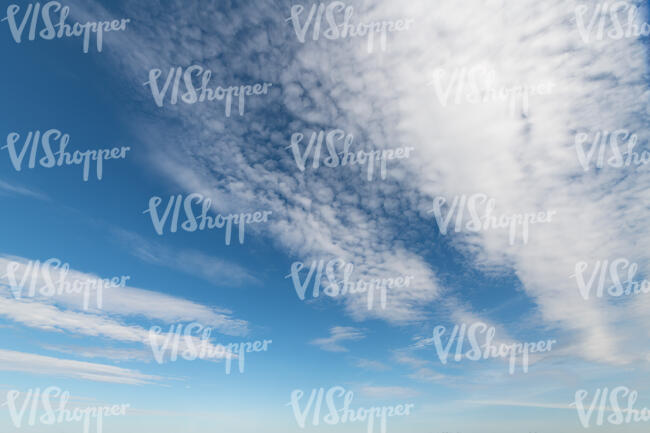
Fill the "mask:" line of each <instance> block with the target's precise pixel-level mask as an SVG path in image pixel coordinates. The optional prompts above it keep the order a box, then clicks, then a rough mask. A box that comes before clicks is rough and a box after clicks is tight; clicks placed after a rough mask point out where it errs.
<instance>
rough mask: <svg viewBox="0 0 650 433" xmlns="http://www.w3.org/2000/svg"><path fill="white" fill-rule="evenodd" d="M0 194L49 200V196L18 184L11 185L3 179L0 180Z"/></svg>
mask: <svg viewBox="0 0 650 433" xmlns="http://www.w3.org/2000/svg"><path fill="white" fill-rule="evenodd" d="M2 194H12V195H23V196H25V197H31V198H35V199H38V200H43V201H50V198H49V197H47V196H46V195H44V194H41V193H40V192H36V191H33V190H31V189H29V188H25V187H23V186H20V185H16V184H13V185H12V184H9V183H7V182H5V181H3V180H0V195H2Z"/></svg>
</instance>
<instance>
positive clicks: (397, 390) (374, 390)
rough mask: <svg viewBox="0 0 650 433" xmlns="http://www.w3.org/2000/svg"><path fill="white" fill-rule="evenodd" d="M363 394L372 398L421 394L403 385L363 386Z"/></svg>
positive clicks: (404, 396) (361, 389)
mask: <svg viewBox="0 0 650 433" xmlns="http://www.w3.org/2000/svg"><path fill="white" fill-rule="evenodd" d="M359 391H360V392H361V394H363V395H365V396H367V397H370V398H408V397H416V396H418V395H420V392H419V391H417V390H415V389H412V388H406V387H403V386H363V387H361V388H360V390H359Z"/></svg>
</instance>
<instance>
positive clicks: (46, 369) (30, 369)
mask: <svg viewBox="0 0 650 433" xmlns="http://www.w3.org/2000/svg"><path fill="white" fill-rule="evenodd" d="M0 370H3V371H21V372H26V373H32V374H47V375H53V376H60V377H61V376H63V377H71V378H74V379H83V380H91V381H96V382H110V383H123V384H129V385H144V384H152V383H156V382H160V381H161V380H163V378H162V377H160V376H152V375H147V374H142V373H140V372H138V371H136V370H130V369H126V368H120V367H115V366H112V365H106V364H95V363H90V362H82V361H74V360H70V359H60V358H53V357H51V356H43V355H35V354H31V353H24V352H15V351H12V350H0Z"/></svg>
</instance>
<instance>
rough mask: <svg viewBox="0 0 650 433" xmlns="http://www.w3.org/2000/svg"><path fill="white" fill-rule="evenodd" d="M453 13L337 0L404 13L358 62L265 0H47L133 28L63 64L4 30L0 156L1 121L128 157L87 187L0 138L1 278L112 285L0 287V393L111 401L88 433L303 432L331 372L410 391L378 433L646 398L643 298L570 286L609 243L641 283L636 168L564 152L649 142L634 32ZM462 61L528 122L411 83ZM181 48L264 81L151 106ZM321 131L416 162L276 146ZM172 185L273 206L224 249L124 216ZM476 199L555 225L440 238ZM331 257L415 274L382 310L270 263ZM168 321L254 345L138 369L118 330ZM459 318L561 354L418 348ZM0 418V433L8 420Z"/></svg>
mask: <svg viewBox="0 0 650 433" xmlns="http://www.w3.org/2000/svg"><path fill="white" fill-rule="evenodd" d="M469 3H470V4H468V6H467V7H465V6H463V7H460V6H459V5H458V4H457V2H454V1H451V0H450V1H446V0H441V1H439V2H436V5H435V6H434V5H432V4H430V3H429V2H427V1H424V0H423V1H413V2H409V3H408V4H401V3H399V4H398V2H390V1H378V2H368V1H365V2H364V1H359V2H350V3H348V4H349V5H352V6H354V10H355V19H357V20H359V21H366V22H369V21H380V20H382V19H384V20H387V19H391V20H397V19H400V18H414V20H415V22H414V24H413V26H412V28H410V29H409V30H405V31H403V32H399V33H390V34H389V35H388V41H387V47H386V50H385V51H381V50H379V49H375V50H374V51H373V52H371V53H369V52H367V50H366V45H365V39H354V38H348V39H336V40H328V39H326V38H323V37H321V38H319V39H318V40H312V39H311V38H309V37H308V38H307V40H306V42H305V43H301V42H300V41H299V40H298V39H297V37H296V34H295V32H294V31H293V28H292V26H291V25H290V23H289V22H288V21H287V18H288V17H289V16H290V14H291V12H290V10H291V6H292V5H293V3H291V2H284V1H282V2H191V3H190V4H187V2H179V1H175V0H167V1H154V0H144V1H138V2H134V1H131V2H129V1H122V0H119V1H113V2H99V1H94V0H93V1H86V2H77V1H69V2H64V4H66V5H69V6H70V8H71V17H70V20H73V21H74V20H80V21H88V20H98V19H115V18H117V19H120V18H129V19H130V20H131V22H130V23H129V24H128V25H127V28H126V30H125V31H123V32H108V33H106V34H105V35H104V47H103V50H102V52H97V50H94V49H93V48H92V44H91V49H90V50H89V52H88V53H86V54H84V53H83V51H82V43H81V41H80V40H79V39H77V38H63V39H54V40H51V41H46V40H35V41H23V42H21V43H19V44H18V43H15V42H14V40H13V39H12V37H11V33H10V30H9V26H8V24H7V21H4V22H1V23H0V53H2V57H3V58H4V59H6V62H5V63H4V65H3V67H2V68H0V88H1V94H2V95H3V96H4V98H3V100H4V103H3V104H0V130H1V131H3V133H2V136H3V140H2V141H3V144H2V145H3V146H4V141H5V138H4V137H6V136H7V135H8V134H10V133H11V132H17V133H19V134H20V135H21V137H24V136H25V135H26V134H27V132H28V131H35V130H40V131H45V130H48V129H58V130H60V131H62V132H64V133H67V134H69V135H70V137H71V139H70V145H69V149H70V150H76V149H79V150H86V149H105V148H112V147H116V146H129V147H130V148H131V150H130V151H129V153H128V154H127V157H126V158H125V159H123V160H109V161H106V162H105V163H104V173H103V178H102V180H97V179H96V178H94V177H93V175H92V174H91V176H90V179H89V180H88V181H87V182H84V181H83V180H82V173H81V169H80V168H79V167H78V166H72V167H66V166H63V167H54V168H43V167H36V168H34V169H27V168H26V167H24V168H23V169H22V170H21V171H16V170H15V169H14V167H13V165H12V163H11V160H10V158H9V156H8V153H7V150H6V149H3V150H1V151H0V198H1V199H2V203H3V204H4V206H3V207H2V209H3V212H2V213H1V214H0V218H1V220H2V222H3V223H2V224H0V240H1V242H0V260H1V263H0V264H1V265H2V267H0V274H2V273H3V272H4V269H5V267H6V266H7V263H9V262H10V261H14V260H15V261H21V262H26V261H29V260H40V261H45V260H47V259H49V258H58V259H60V260H62V261H64V262H67V263H69V264H70V267H71V269H73V270H74V271H76V272H78V273H79V274H78V275H81V274H85V275H92V276H97V277H100V278H110V277H113V276H120V275H125V276H129V277H130V279H129V281H128V284H127V287H124V288H120V289H119V290H113V291H110V290H109V289H107V291H106V293H105V300H106V302H105V307H104V308H103V309H101V310H94V311H83V310H82V309H80V308H79V303H78V300H75V299H71V298H66V297H59V298H57V297H54V298H38V299H22V300H16V299H14V298H13V297H12V296H11V292H10V290H9V288H8V286H7V281H6V279H0V289H1V290H2V297H1V298H0V299H1V305H0V325H1V326H0V332H1V333H2V339H1V340H0V341H1V342H0V391H2V393H1V396H2V397H1V398H0V401H4V399H3V397H4V394H5V393H6V391H8V390H12V389H16V390H23V391H24V390H27V389H30V388H37V387H40V388H45V387H48V386H59V387H61V388H62V389H66V390H69V391H70V393H71V395H73V396H75V397H76V398H78V399H81V400H82V401H88V400H89V401H95V402H103V403H129V404H130V407H131V409H132V410H130V411H129V413H128V414H127V416H125V417H115V418H108V419H106V420H105V431H107V432H109V431H118V430H119V431H124V432H137V431H142V430H144V429H146V430H147V431H158V432H162V433H167V432H169V433H172V432H180V431H183V432H188V433H192V432H196V433H199V432H201V433H202V432H207V431H214V430H217V429H218V430H223V431H233V432H258V431H264V432H269V433H272V432H287V431H298V430H300V429H299V427H298V426H297V425H296V421H295V419H294V416H293V413H292V411H291V409H290V407H288V406H287V405H286V404H287V403H288V402H289V400H290V395H291V392H292V390H295V389H302V390H305V392H307V393H308V392H310V391H311V389H313V388H321V387H323V388H326V389H327V388H331V387H334V386H337V385H338V386H344V387H345V388H346V389H351V390H353V391H354V393H355V400H354V402H355V403H354V404H355V405H361V406H372V405H377V404H389V405H394V404H399V403H406V402H409V403H413V404H415V409H414V411H413V413H412V415H410V416H407V417H401V418H391V419H390V420H389V425H388V429H389V431H394V432H406V431H408V432H413V433H436V432H438V433H441V432H445V431H447V432H461V433H474V432H476V433H490V432H494V433H496V432H499V433H519V432H537V433H543V432H555V431H563V432H578V431H581V430H583V427H582V426H581V425H580V423H579V420H578V416H577V415H576V411H575V409H572V408H570V407H569V404H570V403H571V402H573V399H574V394H575V392H576V391H577V390H578V389H586V390H589V392H590V394H591V393H592V392H593V391H594V390H595V389H597V388H603V387H610V388H612V387H615V386H628V387H630V388H632V389H635V390H637V391H638V392H639V400H638V403H637V406H638V407H646V406H650V383H648V379H647V378H648V374H647V372H648V362H650V350H648V349H647V348H646V347H647V342H648V341H649V338H650V335H649V334H648V331H647V329H648V325H649V324H650V323H649V322H648V315H647V311H648V308H649V307H650V301H649V300H648V297H647V296H648V295H645V297H644V295H639V296H637V297H630V298H628V299H623V300H618V299H591V300H589V301H587V300H583V299H582V298H581V297H580V296H579V292H578V289H577V288H576V282H575V280H574V279H571V278H570V275H571V274H572V273H574V268H575V264H576V263H577V262H579V261H585V262H589V263H593V262H594V261H596V260H604V259H609V260H612V259H614V258H618V257H625V258H627V259H628V260H629V261H631V262H634V263H637V264H638V268H639V271H638V274H637V278H638V279H639V280H643V279H644V278H646V279H647V278H648V277H647V276H648V275H650V273H649V272H648V269H649V265H650V260H649V259H650V257H649V256H648V245H649V243H650V230H649V228H650V226H649V225H648V223H647V215H648V210H649V209H648V206H649V205H648V204H649V203H650V195H649V191H650V188H648V186H650V174H649V172H648V165H645V166H638V167H634V166H633V167H627V168H614V167H606V168H603V169H600V170H590V171H584V170H583V168H582V167H581V166H580V164H579V162H578V161H577V158H576V153H575V148H574V145H573V143H574V141H573V140H574V135H575V133H576V132H577V131H596V130H610V131H611V130H615V129H626V130H628V131H631V132H633V133H635V134H636V135H637V136H638V137H639V146H638V148H637V151H641V150H643V149H648V145H647V139H648V130H647V125H648V120H649V119H648V118H649V116H650V105H649V104H650V90H649V89H648V61H647V38H623V39H611V40H603V41H596V42H592V43H590V44H586V43H584V42H583V41H582V40H581V39H580V36H579V33H578V31H577V30H576V26H575V19H574V20H573V22H572V21H571V18H572V17H574V10H575V8H576V6H577V5H579V4H580V3H579V2H572V1H571V2H566V1H559V0H558V1H555V0H553V1H550V2H544V3H545V4H544V5H540V4H538V3H537V2H532V1H522V2H517V3H518V4H517V5H508V6H503V5H500V3H499V2H485V1H479V0H472V1H470V2H469ZM629 3H630V4H640V2H629ZM17 4H19V5H21V6H22V5H26V4H27V3H25V2H18V3H17ZM644 12H645V10H644ZM2 14H4V11H3V12H2V13H0V15H2ZM21 14H22V12H21ZM642 19H643V20H644V21H646V22H647V21H648V18H647V14H646V15H644V17H643V18H642ZM308 35H311V33H308ZM481 62H488V63H489V64H491V65H492V66H493V67H495V68H496V70H497V71H498V73H499V78H500V79H501V80H502V82H503V83H504V84H506V85H509V84H512V83H522V82H525V83H528V82H531V83H535V82H539V81H542V80H551V81H553V82H554V83H556V84H557V89H556V90H555V92H554V93H553V94H552V95H548V96H540V97H533V98H532V99H531V102H530V110H529V113H528V115H527V116H524V115H516V116H512V115H511V113H509V112H508V110H507V107H505V106H499V105H490V104H478V105H467V104H466V105H459V106H453V105H452V106H448V107H442V106H441V105H440V104H439V103H438V101H437V99H436V94H435V91H434V89H433V87H431V86H427V82H428V81H429V80H430V75H431V74H430V72H431V71H433V69H435V68H437V67H443V68H447V69H449V70H451V69H452V68H453V67H455V66H456V65H459V64H462V65H474V64H479V63H481ZM195 64H198V65H202V66H203V67H204V68H208V69H210V70H211V71H212V80H211V84H212V85H213V86H217V85H237V86H239V85H245V84H252V83H262V82H270V83H273V86H272V87H271V88H270V91H269V94H268V95H263V96H250V97H247V100H246V108H245V113H244V115H243V116H240V115H239V114H238V113H237V111H236V110H235V109H233V113H232V114H231V116H230V117H226V115H225V113H224V107H223V103H222V102H219V101H215V102H203V103H196V104H177V105H170V104H168V103H166V104H165V106H164V107H157V106H156V104H155V103H154V100H153V98H152V94H151V91H150V89H149V87H147V86H145V85H143V83H145V82H146V81H147V80H148V79H149V71H150V70H151V69H154V68H159V69H161V70H162V71H163V77H162V79H164V77H165V76H166V71H168V70H169V68H170V67H174V66H182V67H188V66H190V65H195ZM332 129H342V130H344V131H345V132H346V133H349V134H352V135H353V136H354V140H355V146H358V148H362V149H393V148H397V147H402V146H412V147H413V148H414V151H413V155H412V157H410V158H405V159H402V160H395V161H391V162H389V164H388V176H387V177H386V179H382V178H380V177H378V176H375V178H374V179H373V180H371V181H368V180H367V179H366V177H365V172H364V171H363V168H361V167H359V166H339V167H334V168H329V167H324V166H321V167H319V168H318V169H317V170H315V169H311V168H309V167H307V169H306V170H305V171H304V172H301V171H300V170H299V169H298V167H297V165H296V162H295V161H294V159H293V155H292V153H291V151H290V149H288V146H289V144H290V137H291V135H292V134H294V133H296V132H302V133H304V134H305V135H306V136H307V137H308V136H309V133H310V132H311V131H318V130H332ZM21 143H22V142H21ZM191 193H200V194H202V195H204V196H206V197H210V198H211V199H212V208H211V211H212V213H213V214H217V213H221V214H227V213H236V212H237V213H240V212H253V211H257V210H269V211H272V214H271V216H270V217H269V222H268V223H264V224H250V225H248V226H247V228H246V235H245V242H244V243H243V244H239V242H237V241H236V240H235V236H233V242H231V244H230V245H225V243H224V233H223V230H213V231H210V230H206V231H196V232H183V231H179V232H177V233H168V232H167V231H166V232H165V234H164V235H163V236H159V235H157V234H156V232H155V230H154V226H153V224H152V221H151V218H150V217H149V215H148V214H144V213H143V212H144V211H145V210H146V209H147V208H148V203H149V200H150V198H151V197H154V196H159V197H162V198H163V206H164V205H165V204H166V200H167V198H168V197H170V196H172V195H175V194H182V195H183V196H187V195H189V194H191ZM476 193H484V194H487V195H488V196H490V197H494V198H495V200H496V202H497V203H498V206H499V208H498V209H499V210H501V211H503V212H504V213H517V212H529V211H536V212H538V211H546V210H556V211H557V215H558V217H557V219H556V220H555V221H554V222H553V223H548V224H539V225H533V226H531V235H530V241H529V242H528V243H527V244H526V245H522V244H515V245H509V244H508V236H507V233H506V232H504V231H486V232H479V233H469V234H468V233H462V232H461V233H456V232H453V231H452V232H451V233H449V234H447V235H441V233H440V231H439V230H438V227H437V225H436V223H435V219H434V218H433V216H432V215H431V213H428V210H429V209H430V207H431V203H432V199H433V198H434V197H436V196H444V197H453V196H460V195H472V194H476ZM336 257H342V258H344V259H345V260H346V261H347V262H350V263H354V266H355V267H354V275H355V278H366V279H371V278H381V277H386V278H388V277H391V278H394V277H398V276H403V275H412V276H414V280H413V285H411V286H410V287H408V288H406V289H404V290H395V291H391V292H390V293H389V296H388V302H387V308H385V309H381V308H374V309H372V310H368V309H367V308H366V307H365V305H366V304H365V298H364V297H363V296H353V295H349V296H344V297H340V298H337V299H326V298H323V297H321V298H319V299H317V300H305V301H301V300H300V299H299V298H298V296H297V294H296V291H295V289H294V287H293V284H292V282H291V279H290V278H286V277H287V276H288V275H289V274H290V272H291V265H292V263H294V262H296V261H301V262H305V263H310V262H311V261H312V260H321V259H322V260H326V261H327V260H330V259H332V258H336ZM303 276H304V274H303ZM2 278H5V277H2ZM190 322H199V323H202V324H204V325H205V326H211V327H213V328H215V332H213V334H212V339H213V342H214V343H224V344H227V343H230V342H239V341H255V340H264V339H268V340H272V344H271V345H270V346H269V350H268V351H266V352H259V353H251V354H247V358H246V367H245V372H244V373H239V372H238V371H237V370H236V369H235V370H234V371H233V372H232V373H231V374H230V375H226V374H225V372H224V366H223V361H218V362H214V361H207V360H194V361H187V360H179V361H176V362H166V363H164V364H162V365H160V364H158V363H156V362H155V360H154V358H153V355H152V351H151V348H150V347H148V346H147V344H145V343H143V341H141V339H140V337H133V338H132V337H130V336H131V335H141V334H140V333H148V330H149V328H150V327H151V326H154V325H158V326H161V327H162V328H163V329H164V330H167V329H169V326H170V325H174V324H179V323H190ZM476 322H485V323H487V324H489V325H491V326H494V327H495V328H496V329H497V336H498V337H499V339H501V340H502V341H520V342H524V341H527V342H533V341H535V342H536V341H540V340H550V339H555V340H556V341H557V345H556V346H555V347H554V349H553V350H552V351H550V352H548V353H546V354H544V356H542V357H540V358H535V359H533V360H532V361H531V365H530V369H529V371H528V373H525V374H524V373H522V372H521V371H517V372H516V373H515V374H513V375H510V374H508V366H507V363H506V362H503V361H500V360H483V361H479V362H472V361H463V362H460V363H453V362H451V363H449V364H447V365H443V364H442V363H441V362H440V360H439V359H438V356H437V355H436V351H435V349H434V348H433V346H431V345H425V347H423V348H419V349H418V348H415V347H414V345H415V343H416V342H417V341H420V340H422V339H427V338H430V337H431V335H432V332H433V329H434V328H435V327H436V326H438V325H443V326H446V327H447V328H448V329H451V328H452V327H453V326H454V324H460V323H467V324H471V323H476ZM142 335H144V334H142ZM332 345H334V346H335V349H334V350H332ZM44 357H47V358H44ZM57 360H59V361H57ZM74 361H81V362H83V363H84V364H79V363H74ZM97 371H101V374H99V375H94V373H97ZM1 409H2V410H0V426H2V427H1V430H2V431H18V429H16V427H14V426H13V425H12V424H11V420H10V417H9V415H8V413H7V410H6V407H2V408H1ZM77 428H79V430H80V431H81V429H82V427H81V425H73V426H72V427H71V426H69V425H66V424H60V425H53V426H39V425H37V426H34V427H23V428H22V429H21V430H26V431H34V432H46V433H47V432H63V431H66V432H68V431H76V430H75V429H77ZM362 429H365V426H364V425H361V424H339V425H335V426H325V425H320V426H317V427H314V426H308V427H307V428H306V429H305V430H306V431H323V432H329V431H332V432H334V431H336V432H341V433H347V432H356V431H362ZM593 429H594V430H596V431H601V432H619V431H621V432H623V431H625V432H642V431H647V425H644V423H636V424H635V423H633V424H627V425H623V426H613V425H605V426H602V427H597V428H596V427H594V428H593Z"/></svg>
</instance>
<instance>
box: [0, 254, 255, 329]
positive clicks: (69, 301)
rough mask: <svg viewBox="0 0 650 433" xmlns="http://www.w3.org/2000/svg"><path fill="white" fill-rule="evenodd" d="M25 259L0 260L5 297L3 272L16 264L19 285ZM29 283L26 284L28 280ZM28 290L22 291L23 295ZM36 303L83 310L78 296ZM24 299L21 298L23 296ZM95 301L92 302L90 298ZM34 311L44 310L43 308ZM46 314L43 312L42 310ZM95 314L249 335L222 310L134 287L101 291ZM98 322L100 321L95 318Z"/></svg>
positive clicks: (71, 274) (76, 274) (76, 276)
mask: <svg viewBox="0 0 650 433" xmlns="http://www.w3.org/2000/svg"><path fill="white" fill-rule="evenodd" d="M28 261H29V260H28V259H26V258H23V257H14V256H0V270H1V272H2V273H1V274H0V289H2V286H4V289H5V291H6V293H7V294H9V292H10V283H11V281H10V280H9V277H8V276H7V273H6V269H7V268H8V266H9V265H10V264H11V263H18V264H19V266H18V268H17V270H16V271H15V275H16V276H17V278H18V281H20V280H21V279H22V276H23V274H25V273H26V272H28V268H27V263H28ZM60 272H61V271H60V270H58V269H51V276H52V279H53V280H54V281H57V279H58V276H59V274H60ZM34 278H35V280H36V283H35V284H37V286H36V287H39V288H40V287H42V286H44V285H45V284H46V280H45V279H44V277H43V275H42V274H38V275H34ZM99 278H100V277H99V276H97V275H94V274H89V273H84V272H80V271H76V270H74V269H70V270H69V271H68V274H67V276H66V281H70V282H72V283H73V282H74V281H76V280H79V281H88V280H97V279H99ZM27 281H29V280H27ZM26 292H27V290H26V289H25V290H24V293H26ZM37 295H38V296H36V298H35V299H37V300H39V301H42V302H56V303H58V304H60V305H63V306H65V307H66V308H69V309H73V310H82V309H83V297H82V296H81V295H80V294H79V293H65V292H63V293H55V294H54V296H51V297H45V296H42V295H40V294H38V291H37ZM23 296H24V294H23ZM93 299H94V298H93ZM8 302H10V301H9V300H8V299H0V304H2V303H4V304H7V303H8ZM20 308H21V309H27V308H29V304H22V306H21V307H20ZM34 308H43V309H45V308H46V307H45V306H41V307H37V306H35V307H34ZM44 311H45V310H44ZM95 312H96V313H98V314H105V315H119V316H138V315H142V316H144V317H146V318H148V319H151V320H160V321H163V322H165V323H176V322H182V321H186V322H199V323H202V324H203V325H204V326H211V327H213V328H214V329H215V330H217V331H219V332H221V333H222V334H225V335H245V334H246V333H248V322H246V321H245V320H242V319H237V318H234V317H232V313H231V311H229V310H227V309H224V308H217V307H209V306H205V305H202V304H199V303H196V302H192V301H188V300H185V299H182V298H179V297H176V296H170V295H166V294H163V293H158V292H155V291H152V290H145V289H138V288H135V287H129V286H125V287H110V288H106V289H104V290H103V303H102V309H101V310H97V311H95ZM98 320H102V319H100V318H98Z"/></svg>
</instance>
